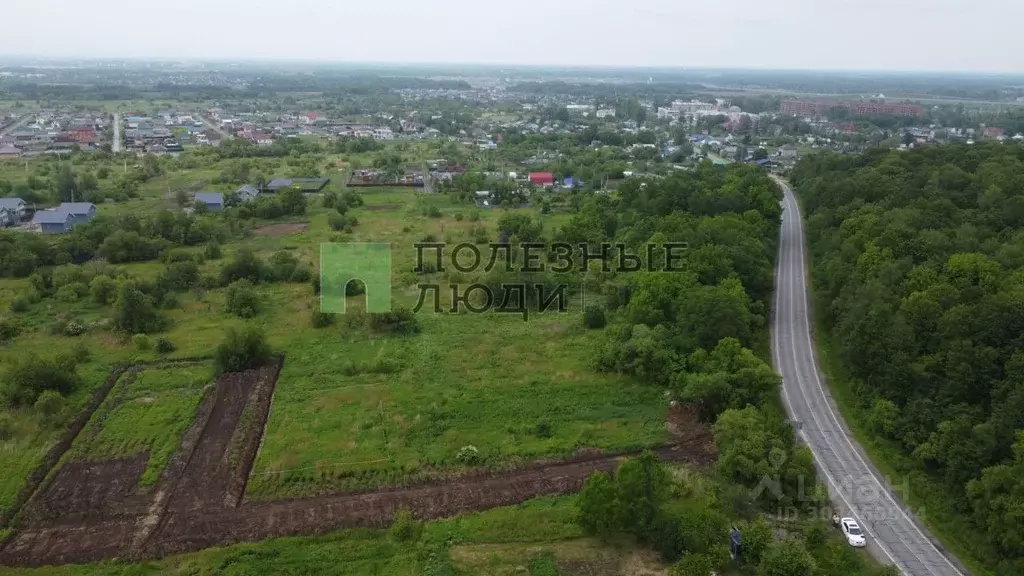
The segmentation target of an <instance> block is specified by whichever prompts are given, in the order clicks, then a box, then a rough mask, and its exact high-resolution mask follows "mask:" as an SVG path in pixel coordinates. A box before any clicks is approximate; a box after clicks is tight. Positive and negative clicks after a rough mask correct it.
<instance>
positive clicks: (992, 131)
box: [982, 126, 1003, 139]
mask: <svg viewBox="0 0 1024 576" xmlns="http://www.w3.org/2000/svg"><path fill="white" fill-rule="evenodd" d="M982 136H984V137H985V138H1000V139H1001V138H1002V137H1003V129H1002V128H997V127H995V126H986V127H985V131H984V132H983V133H982Z"/></svg>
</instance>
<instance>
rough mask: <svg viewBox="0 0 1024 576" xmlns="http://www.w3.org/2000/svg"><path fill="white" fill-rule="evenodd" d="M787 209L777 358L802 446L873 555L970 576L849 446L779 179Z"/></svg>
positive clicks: (912, 568)
mask: <svg viewBox="0 0 1024 576" xmlns="http://www.w3.org/2000/svg"><path fill="white" fill-rule="evenodd" d="M776 182H778V184H779V185H780V186H781V187H782V189H783V192H784V194H785V197H784V199H783V201H782V206H783V215H782V231H781V234H780V242H779V255H778V261H777V263H776V266H777V267H776V272H775V274H776V276H775V305H774V314H773V318H772V353H773V359H774V362H775V367H776V369H777V370H778V371H779V373H780V374H782V380H783V391H782V397H783V400H784V402H785V404H786V409H787V410H788V411H789V414H790V417H791V418H792V419H793V420H794V423H795V425H796V427H797V429H798V434H799V436H800V438H801V440H802V441H803V442H804V443H805V444H807V445H808V446H810V448H811V450H812V451H813V452H814V457H815V460H817V465H818V469H819V472H820V473H821V476H822V477H823V479H824V480H827V482H828V484H829V493H830V495H831V497H832V502H833V505H834V506H836V507H837V508H838V509H839V510H840V513H841V515H843V516H851V517H853V518H855V519H856V520H857V522H858V523H859V524H860V525H861V527H862V528H863V529H864V530H865V531H866V532H867V535H868V542H869V550H870V551H871V553H872V554H873V555H874V556H875V557H876V558H878V559H879V560H880V561H882V562H884V563H887V564H894V565H896V566H897V567H898V568H899V569H900V571H901V572H902V573H903V574H905V575H908V576H966V574H967V573H966V572H965V571H964V570H963V569H961V568H959V565H958V564H956V563H955V561H953V560H951V559H949V558H947V557H946V556H945V555H944V554H943V552H941V551H940V550H939V549H938V548H937V547H936V545H935V544H934V543H933V540H932V539H931V538H930V537H929V535H928V534H927V533H926V532H925V530H924V529H923V528H921V527H920V526H919V524H918V523H917V521H916V520H915V519H914V518H913V515H912V514H911V513H910V512H909V511H907V510H905V509H904V508H903V507H902V505H901V504H899V503H898V501H897V500H896V499H895V498H894V497H893V496H892V494H891V493H890V492H889V488H890V486H889V485H888V484H887V482H886V480H884V479H883V478H882V477H881V474H878V473H877V472H876V471H875V470H874V469H873V468H872V466H871V465H870V464H869V462H868V459H867V457H866V456H865V455H864V454H863V453H862V450H861V448H860V447H859V446H857V445H856V444H855V441H854V440H853V439H852V438H851V436H850V434H849V433H848V431H847V429H846V428H845V426H844V424H843V422H842V420H841V418H840V416H839V411H838V409H837V408H836V407H835V405H834V403H833V402H832V399H831V395H830V394H829V393H828V388H827V387H826V384H825V381H824V377H823V376H822V375H821V372H820V371H819V370H818V365H817V358H816V357H815V353H814V344H813V343H812V340H811V326H810V315H809V305H808V301H809V298H808V295H807V291H808V289H809V286H808V282H807V276H806V272H805V256H804V238H803V223H802V221H801V218H800V208H799V206H798V205H797V201H796V197H795V196H794V195H793V192H792V190H790V189H789V187H788V186H787V185H786V184H785V183H784V182H782V181H781V180H778V179H776Z"/></svg>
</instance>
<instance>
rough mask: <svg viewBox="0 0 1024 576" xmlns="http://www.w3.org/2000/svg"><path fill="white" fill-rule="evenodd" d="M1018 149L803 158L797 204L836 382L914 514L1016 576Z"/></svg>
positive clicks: (1020, 399) (1022, 399)
mask: <svg viewBox="0 0 1024 576" xmlns="http://www.w3.org/2000/svg"><path fill="white" fill-rule="evenodd" d="M1021 174H1024V153H1022V151H1021V149H1020V148H1019V147H1011V146H1002V145H998V144H989V145H984V144H977V145H974V146H948V147H942V148H928V149H924V150H914V151H908V152H903V153H896V152H885V151H875V152H872V153H869V154H867V155H865V156H863V157H861V158H843V157H839V156H833V155H826V156H813V157H809V158H807V159H805V160H803V161H802V162H801V163H800V164H799V165H798V166H797V168H796V169H795V170H794V172H793V176H792V180H793V183H794V184H795V186H796V189H797V191H798V193H799V194H800V197H801V198H802V202H803V205H804V206H805V209H806V218H807V222H808V226H807V229H808V236H809V238H808V241H809V246H810V247H811V253H812V258H813V262H814V272H813V278H814V285H815V293H816V299H817V302H818V306H817V311H818V315H819V326H820V331H821V337H822V341H823V343H824V344H825V345H826V348H825V349H826V352H827V360H828V365H829V367H830V368H831V376H832V378H831V384H832V386H833V387H835V388H836V391H837V399H839V400H840V402H841V404H842V407H843V409H844V412H845V413H846V414H847V415H848V417H849V418H850V421H851V422H852V424H853V425H854V428H855V430H856V432H857V433H858V436H859V437H860V438H861V439H862V440H864V441H865V443H866V444H867V446H868V448H869V449H870V451H871V452H872V455H873V456H874V457H875V459H876V460H877V461H878V462H879V464H880V466H882V468H883V471H885V472H886V473H887V474H888V475H889V476H890V477H891V479H892V480H893V482H894V483H895V484H897V485H903V483H904V482H905V483H906V486H907V487H908V488H909V492H908V493H905V494H900V496H902V497H903V498H905V499H907V500H908V504H909V505H910V506H911V507H912V508H921V509H923V510H924V511H925V513H924V515H923V516H924V518H925V521H926V522H927V523H928V524H929V525H930V526H931V527H932V528H933V529H934V530H935V531H936V532H937V533H938V535H939V536H941V537H942V540H943V542H944V543H945V544H946V545H948V546H949V547H950V548H951V549H953V550H954V551H956V552H957V553H958V554H959V555H960V556H961V557H962V558H963V559H964V560H967V561H968V562H970V563H971V564H972V565H973V566H974V567H975V569H976V570H977V572H978V573H982V574H1000V575H1002V574H1006V575H1009V574H1020V573H1021V571H1022V570H1024V555H1022V552H1021V549H1020V546H1019V544H1020V541H1021V532H1020V528H1021V523H1020V517H1019V514H1020V502H1021V498H1020V495H1021V494H1022V491H1024V468H1022V465H1024V464H1022V463H1024V456H1022V450H1024V437H1022V436H1021V433H1020V430H1021V429H1022V428H1024V387H1022V385H1021V379H1022V378H1024V372H1022V366H1024V355H1022V353H1021V348H1022V342H1021V334H1022V333H1024V284H1022V280H1024V257H1022V254H1024V235H1022V234H1021V232H1020V230H1021V228H1022V226H1024V205H1022V203H1021V202H1022V201H1021V199H1022V198H1024V180H1022V179H1021Z"/></svg>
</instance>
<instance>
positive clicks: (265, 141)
mask: <svg viewBox="0 0 1024 576" xmlns="http://www.w3.org/2000/svg"><path fill="white" fill-rule="evenodd" d="M250 138H251V139H252V141H253V142H255V143H256V144H258V145H260V146H270V145H271V144H273V143H274V139H273V138H272V137H271V136H270V135H268V134H264V133H262V132H253V134H252V136H250Z"/></svg>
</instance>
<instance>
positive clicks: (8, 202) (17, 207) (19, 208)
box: [0, 198, 27, 222]
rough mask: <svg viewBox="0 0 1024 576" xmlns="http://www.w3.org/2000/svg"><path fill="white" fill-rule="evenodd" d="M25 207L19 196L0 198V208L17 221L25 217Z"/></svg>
mask: <svg viewBox="0 0 1024 576" xmlns="http://www.w3.org/2000/svg"><path fill="white" fill-rule="evenodd" d="M26 207H27V204H25V201H24V200H22V199H21V198H0V209H3V210H7V211H9V212H10V213H11V214H12V215H13V216H14V217H15V218H16V219H17V220H18V221H19V222H20V221H21V219H22V218H24V217H25V208H26Z"/></svg>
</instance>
